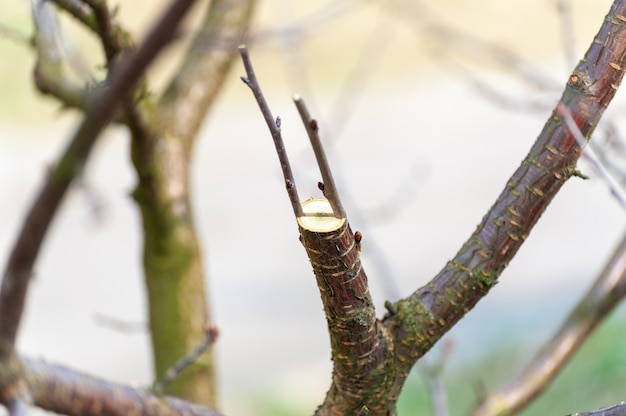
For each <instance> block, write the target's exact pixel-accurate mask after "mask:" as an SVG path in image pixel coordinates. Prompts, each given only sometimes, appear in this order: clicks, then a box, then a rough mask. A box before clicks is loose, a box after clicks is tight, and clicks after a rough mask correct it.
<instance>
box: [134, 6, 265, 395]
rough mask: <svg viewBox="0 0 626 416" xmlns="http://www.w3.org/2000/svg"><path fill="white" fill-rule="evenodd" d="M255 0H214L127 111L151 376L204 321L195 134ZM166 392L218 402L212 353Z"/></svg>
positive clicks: (192, 340) (185, 346) (200, 335)
mask: <svg viewBox="0 0 626 416" xmlns="http://www.w3.org/2000/svg"><path fill="white" fill-rule="evenodd" d="M253 4H254V1H253V0H245V1H240V0H217V1H212V2H211V3H210V6H208V9H207V12H206V16H205V18H204V21H203V23H202V28H201V29H200V30H198V35H197V36H196V38H195V39H194V40H193V42H192V45H191V48H190V50H189V51H188V52H187V54H186V55H185V61H184V62H183V64H182V66H181V68H180V69H179V70H178V71H177V73H176V74H177V75H176V76H175V78H174V79H173V80H172V81H171V83H170V85H169V86H168V88H167V89H166V91H165V93H164V94H163V96H162V97H161V99H160V100H159V101H158V102H154V101H153V100H151V99H144V97H141V98H140V99H139V100H138V101H137V102H136V103H135V104H136V105H135V106H134V107H133V108H131V109H129V111H128V123H127V124H128V126H129V128H130V130H131V133H132V136H133V140H132V149H131V150H132V160H133V164H134V166H135V170H136V171H137V175H138V179H139V183H138V184H137V187H136V188H135V190H134V192H133V197H134V198H135V200H136V202H137V204H138V206H139V208H140V209H141V216H142V221H143V230H144V252H143V262H144V270H145V281H146V287H147V294H148V308H149V318H150V334H151V337H152V348H153V351H154V367H155V374H156V378H160V377H162V376H163V374H165V372H166V371H167V370H168V369H169V368H170V367H171V366H172V365H173V364H174V363H175V362H176V361H177V360H178V359H180V357H181V356H184V355H185V354H187V353H188V352H189V350H191V349H192V348H194V347H195V346H196V345H198V344H199V343H200V342H202V340H203V339H204V338H205V334H204V332H203V331H202V328H203V327H204V326H205V325H206V324H207V323H208V322H210V316H209V315H210V314H209V308H208V305H207V296H206V289H205V288H206V280H205V276H204V267H203V264H202V254H201V248H200V245H199V242H198V237H197V233H196V230H195V226H194V223H193V215H192V211H193V209H192V206H191V201H190V197H189V182H190V180H189V166H190V164H191V158H192V154H191V153H192V147H193V144H194V141H195V138H196V136H197V134H198V131H199V129H200V126H201V123H202V121H203V120H204V118H205V116H206V113H207V112H208V111H209V109H210V107H211V105H212V104H213V102H214V99H215V97H216V96H217V93H218V92H219V91H220V89H221V87H222V86H223V85H224V82H222V81H223V80H224V78H225V77H226V74H227V72H228V69H229V67H230V64H231V62H232V61H233V59H234V58H235V57H236V56H237V55H236V54H237V50H236V48H235V46H236V45H237V43H238V42H239V41H240V39H241V38H242V37H243V36H244V34H245V32H246V30H247V27H248V24H249V20H250V17H251V11H252V6H253ZM167 390H168V393H169V394H173V395H177V396H180V397H184V398H186V399H188V400H191V401H194V402H197V403H202V404H206V405H214V403H215V402H216V399H217V398H216V393H215V391H216V388H215V376H214V366H213V361H212V356H211V354H204V355H203V356H202V357H200V358H199V359H198V360H197V361H196V362H195V363H194V364H193V365H191V366H189V368H187V369H185V371H183V372H182V373H181V376H180V377H178V378H177V379H176V380H175V381H174V382H173V383H172V384H171V385H170V386H169V387H168V389H167Z"/></svg>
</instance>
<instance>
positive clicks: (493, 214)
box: [384, 0, 626, 394]
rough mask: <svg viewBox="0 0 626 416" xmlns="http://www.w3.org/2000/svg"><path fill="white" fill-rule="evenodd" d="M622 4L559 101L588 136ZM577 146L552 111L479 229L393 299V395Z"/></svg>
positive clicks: (508, 254) (607, 84)
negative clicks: (427, 278) (433, 271)
mask: <svg viewBox="0 0 626 416" xmlns="http://www.w3.org/2000/svg"><path fill="white" fill-rule="evenodd" d="M625 15H626V1H624V0H617V1H615V2H614V3H613V5H612V7H611V10H610V12H609V14H608V16H607V17H606V19H605V21H604V23H603V25H602V27H601V28H600V31H599V32H598V34H597V36H596V37H595V40H594V42H593V43H592V45H591V46H590V48H589V50H588V51H587V53H586V54H585V57H584V59H583V60H582V61H581V62H580V64H579V65H578V66H577V67H576V69H575V70H574V72H573V73H572V75H571V76H570V77H569V80H568V82H567V85H566V88H565V91H564V93H563V96H562V98H561V102H562V103H563V105H565V106H566V107H567V108H568V109H569V111H570V112H571V113H572V114H573V118H574V120H575V121H576V123H577V124H578V127H579V129H580V130H581V131H582V133H583V134H584V136H585V137H586V138H587V139H588V138H589V137H590V135H591V133H592V132H593V130H594V128H595V126H596V125H597V124H598V121H599V119H600V117H601V115H602V113H603V112H604V109H605V108H606V107H607V106H608V105H609V103H610V101H611V99H612V98H613V96H614V95H615V92H616V90H617V88H618V85H619V84H620V82H621V80H622V77H623V75H624V71H623V69H622V68H624V67H625V66H626V28H625V26H626V17H625ZM580 153H581V148H580V147H579V146H578V144H577V143H576V140H575V138H574V137H573V135H572V133H571V132H570V130H569V129H568V127H567V126H566V125H565V123H564V122H563V120H562V119H561V118H560V117H559V116H558V115H557V114H556V112H553V113H552V115H551V116H550V118H549V119H548V121H547V123H546V125H545V126H544V129H543V131H542V133H541V134H540V135H539V137H538V139H537V141H536V142H535V144H534V145H533V147H532V148H531V150H530V153H529V154H528V155H527V156H526V158H525V159H524V161H523V162H522V165H521V166H520V167H519V168H518V169H517V171H516V172H515V173H514V174H513V176H512V177H511V179H509V181H508V183H507V186H506V188H505V189H504V191H503V192H502V194H501V195H500V196H499V197H498V199H497V201H496V203H495V204H494V205H493V207H492V208H491V209H490V210H489V212H488V213H487V215H486V216H485V217H484V219H483V220H482V222H481V223H480V224H479V225H478V227H477V229H476V231H475V232H474V233H473V234H472V236H471V237H470V238H469V239H468V240H467V242H466V243H465V244H464V245H463V247H462V248H461V250H460V251H459V252H458V253H457V255H456V256H455V257H454V259H452V260H451V261H450V262H448V264H447V265H446V266H445V267H444V269H443V270H442V271H441V272H440V273H439V274H438V275H437V276H435V278H434V279H433V280H432V281H431V282H430V283H429V284H428V285H426V286H424V287H423V288H421V289H419V290H417V291H416V292H415V293H413V294H412V295H411V296H409V297H408V298H405V299H403V300H401V301H399V302H397V303H396V304H395V305H394V307H393V310H394V311H395V313H391V314H389V315H388V316H386V317H385V319H384V324H385V326H387V328H389V330H390V331H391V332H392V334H393V335H394V337H395V339H396V340H402V342H399V343H397V344H396V347H397V353H398V356H399V357H403V358H404V359H403V361H401V365H400V366H399V368H398V373H397V376H396V377H397V383H396V386H395V388H394V394H395V393H396V392H399V391H400V388H401V386H402V384H403V382H404V378H405V377H406V375H407V374H408V372H409V371H410V369H411V367H412V365H413V363H414V362H415V361H416V360H417V359H418V358H419V357H421V356H422V355H424V354H425V353H426V351H428V350H429V349H430V347H431V346H432V345H433V344H434V343H435V342H436V341H437V340H438V339H439V338H440V337H441V336H442V335H443V334H444V333H446V332H447V331H448V330H449V329H450V328H451V327H452V326H453V325H454V324H455V323H456V322H457V321H458V320H459V319H460V318H461V317H462V316H463V315H465V314H466V313H467V312H469V310H470V309H472V308H473V307H474V305H475V304H476V303H477V302H478V301H479V300H480V299H481V298H482V297H483V296H485V295H486V294H487V292H488V291H489V290H490V289H491V287H493V285H494V284H495V283H496V282H497V279H498V277H499V276H500V274H501V273H502V271H503V270H504V269H505V268H506V266H507V265H508V263H509V262H510V261H511V259H512V258H513V256H514V255H515V253H516V252H517V250H518V249H519V247H520V246H521V245H522V243H523V242H524V241H525V240H526V238H527V237H528V234H529V233H530V231H531V229H532V227H533V226H534V225H535V223H536V222H537V220H538V219H539V217H540V216H541V214H542V213H543V212H544V210H545V209H546V207H547V206H548V204H549V203H550V201H551V200H552V198H553V197H554V195H555V194H556V193H557V191H558V190H559V189H560V188H561V186H562V185H563V184H564V183H565V181H566V180H567V179H568V178H570V177H571V176H574V175H576V174H577V172H576V170H575V166H576V161H577V160H578V157H579V156H580Z"/></svg>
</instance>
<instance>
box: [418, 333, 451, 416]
mask: <svg viewBox="0 0 626 416" xmlns="http://www.w3.org/2000/svg"><path fill="white" fill-rule="evenodd" d="M453 349H454V343H453V341H452V340H451V339H448V340H445V342H443V345H442V346H441V350H440V351H439V355H438V356H437V357H435V358H434V359H433V360H432V361H429V362H426V363H424V365H423V366H422V368H423V369H424V373H425V377H426V382H427V384H428V390H429V392H430V397H431V399H432V404H433V415H434V416H449V415H450V408H449V406H448V394H447V391H446V385H445V383H444V381H443V369H444V366H445V365H446V363H447V361H448V360H449V359H450V354H452V351H453Z"/></svg>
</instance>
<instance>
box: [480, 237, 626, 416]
mask: <svg viewBox="0 0 626 416" xmlns="http://www.w3.org/2000/svg"><path fill="white" fill-rule="evenodd" d="M624 296H626V235H625V236H624V238H623V239H622V242H621V243H620V244H619V246H618V247H617V249H616V250H615V252H614V253H613V256H612V257H611V259H610V260H609V262H608V263H607V265H606V266H605V268H604V270H603V271H602V272H601V273H600V275H599V276H598V278H597V279H596V281H595V282H594V284H593V285H592V286H591V288H589V290H588V291H587V293H585V294H584V295H583V296H582V297H581V299H580V301H579V302H578V304H577V305H576V307H575V308H574V309H573V310H572V312H571V313H570V315H569V316H568V317H567V319H566V320H565V322H564V323H563V325H561V328H560V329H559V331H558V332H557V334H556V335H555V336H554V338H553V339H552V340H550V342H548V343H547V344H546V345H545V346H544V347H543V348H542V349H541V350H540V352H539V353H538V354H537V356H536V357H535V358H534V359H533V360H532V361H531V362H530V363H529V365H528V366H527V367H526V369H525V370H524V372H523V373H522V374H520V375H519V376H517V377H515V378H513V379H512V380H510V381H508V382H507V383H506V384H505V385H503V386H502V387H500V388H498V389H497V390H495V391H493V392H492V393H490V394H489V395H488V396H486V397H485V398H484V399H483V400H481V402H480V403H479V404H478V406H477V407H476V408H475V409H474V410H473V412H472V415H475V416H491V415H493V416H506V415H513V414H516V413H517V412H519V411H520V410H521V409H523V408H524V407H525V406H526V405H528V404H530V402H531V401H532V400H533V399H534V398H535V397H537V396H538V395H539V394H541V393H542V392H543V391H544V390H545V389H546V388H547V387H548V385H549V384H550V383H551V382H552V380H553V379H554V378H555V377H556V376H557V374H558V373H559V372H560V371H561V369H562V368H563V367H564V366H565V364H567V363H568V362H569V359H570V358H571V357H572V356H573V355H574V353H576V351H578V349H579V348H580V346H581V345H582V344H583V342H584V341H585V340H587V338H588V337H589V335H590V334H591V333H592V332H593V331H594V330H595V328H596V327H597V326H598V324H600V323H601V322H602V321H603V320H604V319H605V318H606V316H607V315H608V314H609V313H610V312H611V311H612V310H613V309H614V308H615V306H617V305H618V304H619V303H620V302H621V301H622V300H623V299H624Z"/></svg>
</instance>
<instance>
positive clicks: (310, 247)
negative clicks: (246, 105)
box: [239, 46, 393, 416]
mask: <svg viewBox="0 0 626 416" xmlns="http://www.w3.org/2000/svg"><path fill="white" fill-rule="evenodd" d="M239 50H240V53H241V57H242V60H243V63H244V67H245V69H246V73H247V78H242V80H243V81H244V82H245V83H246V84H247V85H248V86H249V87H250V89H251V90H252V92H253V94H254V97H255V99H256V101H257V103H258V105H259V108H260V109H261V112H262V113H263V116H264V118H265V121H266V124H267V125H268V128H269V130H270V133H271V134H272V138H273V140H274V144H275V147H276V151H277V153H278V156H279V160H280V162H281V166H282V168H283V174H284V176H285V182H286V183H287V193H288V194H289V199H290V201H291V204H292V206H293V208H294V214H295V215H296V219H297V221H298V226H299V230H300V241H301V242H302V244H303V245H304V248H305V250H306V252H307V255H308V257H309V260H310V262H311V265H312V266H313V272H314V274H315V278H316V280H317V286H318V288H319V291H320V295H321V297H322V304H323V305H324V311H325V314H326V321H327V323H328V332H329V335H330V344H331V350H332V358H333V383H332V385H331V388H330V389H329V391H328V394H327V395H326V400H325V402H324V405H323V406H320V407H319V408H318V409H317V411H316V415H320V416H321V415H331V414H342V415H349V414H370V413H371V414H374V415H378V414H381V415H382V414H385V413H386V410H387V409H388V407H389V398H388V397H386V393H387V392H388V391H389V389H390V388H391V385H392V383H393V377H391V372H387V371H385V368H386V366H388V365H389V364H390V363H391V362H392V361H393V349H392V348H393V343H392V342H391V340H390V338H389V336H388V334H387V333H386V331H385V328H384V327H383V326H382V325H381V324H380V322H379V321H378V320H377V319H376V311H375V308H374V303H373V301H372V298H371V295H370V292H369V286H368V282H367V276H366V275H365V271H364V270H363V267H362V265H361V259H360V254H359V251H360V249H359V242H360V235H355V234H353V233H352V230H351V229H350V225H349V224H348V221H347V220H346V217H345V212H344V210H343V207H342V206H341V203H340V201H339V195H338V194H337V192H336V189H335V187H334V181H333V180H332V175H331V173H330V168H329V167H328V162H327V161H326V158H325V156H324V151H323V149H322V146H321V143H320V140H319V137H318V125H317V121H315V120H314V119H312V118H311V116H310V115H309V112H308V109H307V108H306V106H305V105H304V101H302V100H301V99H300V98H299V97H296V98H295V101H296V106H297V107H298V111H299V112H300V115H301V118H302V121H303V123H304V124H305V128H306V129H307V132H308V134H309V137H310V138H311V143H312V146H313V148H314V150H315V153H316V158H317V159H318V165H319V168H320V171H321V172H322V175H323V177H324V180H325V181H327V182H328V183H329V189H328V192H329V194H330V195H329V197H330V196H332V198H333V199H334V200H333V201H332V202H331V201H329V200H328V199H310V200H307V201H305V202H304V203H303V204H302V205H301V206H300V204H299V203H298V199H297V193H296V190H295V182H294V179H293V176H292V173H291V168H290V166H289V160H288V158H287V154H286V152H285V148H284V145H283V142H282V136H281V132H280V126H279V125H278V123H276V122H274V118H273V116H272V114H271V111H270V108H269V106H268V104H267V102H266V100H265V97H264V96H263V92H262V90H261V86H260V85H259V83H258V80H257V78H256V75H255V73H254V69H253V67H252V62H251V60H250V57H249V55H248V51H247V49H246V48H245V47H244V46H241V47H240V48H239ZM289 185H291V186H289ZM357 240H358V241H357Z"/></svg>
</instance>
